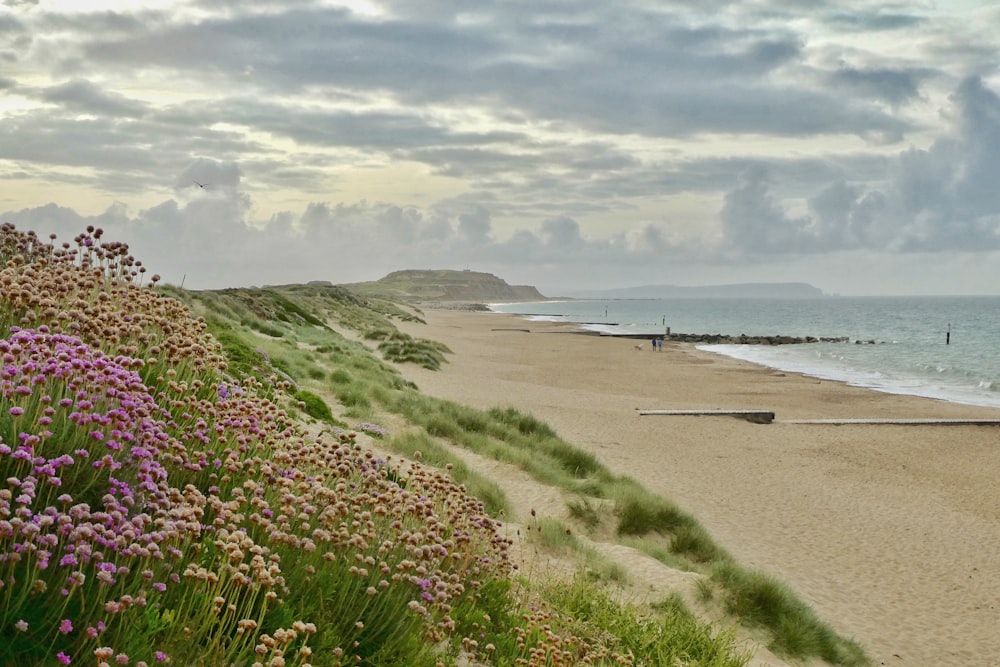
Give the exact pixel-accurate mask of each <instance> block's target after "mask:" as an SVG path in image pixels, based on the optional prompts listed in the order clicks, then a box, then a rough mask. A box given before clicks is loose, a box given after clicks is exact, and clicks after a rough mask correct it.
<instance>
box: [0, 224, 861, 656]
mask: <svg viewBox="0 0 1000 667" xmlns="http://www.w3.org/2000/svg"><path fill="white" fill-rule="evenodd" d="M0 262H2V264H3V268H2V270H0V286H2V290H0V353H2V355H3V370H2V375H0V381H2V395H0V416H2V417H3V419H0V479H3V480H5V482H4V486H3V487H0V665H8V664H10V665H15V664H16V665H49V664H98V665H102V664H108V665H113V664H146V665H154V664H158V663H159V664H163V663H170V664H177V665H230V664H231V665H247V666H249V665H261V666H264V665H270V666H274V667H280V666H281V665H298V666H300V667H305V666H307V665H351V664H362V665H556V664H563V665H567V664H604V665H612V664H614V665H673V664H678V665H704V666H719V667H722V666H730V665H733V666H736V665H744V664H746V662H747V661H748V659H749V653H748V651H747V645H746V644H745V642H742V641H740V640H738V639H737V634H738V628H739V627H740V625H739V624H742V626H743V627H745V628H748V629H750V630H752V631H753V632H754V633H755V636H757V637H760V638H761V641H762V642H764V643H766V644H767V645H769V646H770V647H771V649H772V650H774V651H775V652H777V653H778V654H780V655H784V656H787V657H789V658H792V659H809V658H820V659H822V660H824V661H826V662H829V663H831V664H840V665H863V664H867V661H866V659H865V657H864V654H863V652H862V650H861V649H860V648H859V647H858V646H856V645H855V644H853V643H852V642H850V641H849V640H845V639H843V638H841V637H839V636H838V635H837V634H836V633H835V632H833V631H832V630H831V629H829V628H827V627H826V626H824V625H823V624H822V623H820V622H819V621H818V620H817V619H816V618H815V615H814V614H813V613H812V612H811V610H809V609H808V607H806V606H805V605H803V604H802V603H801V602H799V601H798V600H797V599H796V598H795V596H794V595H793V594H792V593H791V592H790V591H789V590H788V589H787V588H785V587H784V586H783V585H781V584H780V582H777V581H774V580H773V579H771V578H769V577H766V576H764V575H761V574H759V573H754V572H749V571H746V570H744V569H743V568H741V567H740V566H738V565H737V564H736V563H734V562H732V559H731V558H730V557H729V556H728V555H727V554H725V553H724V552H723V550H721V549H720V548H719V547H718V546H716V545H715V544H714V543H713V542H712V541H711V538H710V537H709V536H708V535H707V534H706V533H705V531H704V530H702V529H701V528H700V527H699V526H698V524H697V522H696V521H695V520H694V519H693V518H692V517H690V516H688V515H686V514H685V513H683V512H682V511H681V510H680V509H678V508H676V507H675V506H673V504H672V503H670V502H669V501H668V500H666V499H663V498H659V497H656V496H653V495H652V494H650V493H649V492H647V491H646V490H644V489H642V488H641V487H640V486H639V485H638V484H637V483H635V482H634V481H632V480H629V479H624V478H621V477H619V476H617V475H615V474H614V473H612V472H611V471H609V470H607V469H606V468H604V467H603V466H602V465H601V464H600V462H599V461H597V460H596V459H594V458H593V457H592V456H590V455H588V454H586V453H584V452H582V451H581V450H579V449H577V448H575V447H573V446H572V444H571V443H567V442H565V441H563V440H562V439H561V438H560V437H559V436H558V434H556V433H554V432H553V431H552V429H550V428H549V427H548V426H546V425H545V424H543V423H541V422H539V421H538V420H536V419H534V418H533V417H531V416H530V415H526V414H522V413H519V412H517V411H515V410H512V409H507V408H503V407H498V408H495V409H493V410H489V411H479V410H473V409H471V408H468V407H465V406H461V405H458V404H455V403H451V402H447V401H440V400H435V399H432V398H430V397H427V396H424V395H422V394H421V393H420V392H419V390H418V388H417V387H415V386H414V385H413V384H412V383H409V382H407V381H406V380H405V379H403V377H402V376H401V375H400V373H399V372H398V371H397V370H396V369H395V366H394V364H402V363H415V364H419V365H421V366H424V367H426V368H430V369H435V368H439V367H440V366H441V365H442V364H444V363H447V355H448V354H449V351H448V350H447V348H445V347H444V346H442V345H441V344H440V343H436V342H434V341H429V340H422V339H418V338H412V337H410V336H408V335H406V334H404V333H402V332H400V331H399V330H398V329H397V328H396V327H395V325H394V324H393V322H394V321H397V320H400V319H406V320H411V321H414V320H415V321H420V315H421V314H420V312H419V310H416V309H414V308H412V307H410V308H408V307H403V306H400V305H398V304H395V303H393V302H391V301H386V300H382V299H378V298H374V297H359V296H357V295H354V294H352V293H350V292H348V291H346V290H344V289H342V288H338V287H334V286H329V285H295V286H283V287H275V288H266V289H246V290H220V291H212V292H189V291H184V290H180V289H177V288H174V287H170V286H163V285H159V284H158V281H157V279H156V277H155V276H152V277H151V278H150V279H147V278H146V276H145V271H144V270H143V269H142V267H141V265H139V264H138V263H137V262H136V261H135V260H134V258H132V257H131V256H129V255H128V250H127V247H125V246H123V245H122V244H117V243H111V242H107V241H106V240H104V239H103V238H102V234H101V231H100V230H94V229H89V230H88V231H87V232H85V233H82V234H81V235H80V236H78V237H77V238H76V239H75V243H73V244H67V245H66V246H63V245H59V244H54V243H53V244H50V243H48V242H47V241H46V242H43V241H42V240H40V239H38V238H36V237H35V236H34V235H33V234H31V233H30V232H22V231H19V230H16V229H14V228H13V227H12V226H10V225H5V226H3V228H2V229H0ZM337 331H343V332H348V331H349V332H351V335H350V336H349V337H345V336H344V335H341V334H339V333H337ZM462 449H465V450H469V451H472V452H475V453H477V454H478V455H480V456H483V457H488V458H493V459H497V460H500V461H504V462H506V463H508V464H511V465H514V466H517V467H519V468H521V469H523V470H524V471H525V472H526V473H527V474H528V475H530V476H531V477H532V478H533V479H535V480H537V481H538V482H539V483H540V484H545V485H549V486H553V487H558V488H560V489H563V490H564V491H565V492H566V493H568V494H570V497H572V498H573V500H572V501H570V503H569V510H570V513H571V515H572V516H573V517H575V518H574V523H573V525H565V526H564V525H561V524H558V523H553V522H552V521H550V520H545V521H538V522H536V524H535V525H534V526H533V527H532V528H533V532H536V533H537V537H533V539H536V540H537V544H538V545H539V546H540V548H544V549H548V550H551V551H553V552H558V553H561V554H565V555H566V556H567V557H569V558H571V559H576V561H577V562H578V563H579V574H577V575H575V576H568V577H567V578H564V579H560V580H558V581H552V580H549V579H547V578H543V577H529V576H525V575H523V574H517V573H516V571H515V570H514V568H513V564H512V558H511V555H510V553H509V549H510V544H511V542H510V540H509V539H508V538H507V537H506V533H505V529H504V524H503V523H502V519H503V517H504V515H505V513H506V512H508V511H509V507H508V503H507V500H506V498H505V496H504V489H503V488H502V487H500V486H498V485H497V484H496V483H495V482H493V481H492V480H490V479H489V478H487V477H486V476H484V475H482V474H480V473H479V472H477V471H476V470H475V467H474V466H471V465H468V464H467V463H465V462H464V461H463V459H462V457H461V456H459V455H458V454H459V452H460V450H462ZM379 452H381V454H380V453H379ZM386 452H393V455H392V456H389V455H387V454H386ZM397 457H402V459H400V458H397ZM577 533H579V534H580V535H584V534H589V535H591V536H595V537H596V536H600V537H601V539H607V538H608V536H611V539H615V540H619V541H621V542H623V543H627V544H630V545H632V546H635V547H637V548H640V549H643V550H644V551H646V552H647V553H649V554H651V555H654V556H655V557H657V558H659V559H661V560H663V561H664V562H666V563H668V564H670V565H671V566H672V567H681V568H686V569H689V570H692V571H694V572H698V573H701V574H702V575H703V579H702V582H703V583H702V584H701V585H700V587H699V590H700V592H701V595H702V598H703V600H704V601H705V603H706V605H714V606H716V607H720V608H722V609H723V610H724V611H725V612H726V613H727V614H728V616H727V620H725V621H724V622H723V623H719V624H716V625H715V626H712V625H707V624H706V623H704V622H703V621H700V620H698V617H697V616H696V615H695V614H694V613H693V612H692V611H691V610H689V609H688V608H687V607H686V606H685V605H684V603H683V601H682V600H681V599H680V598H679V597H678V596H670V597H668V598H666V599H664V600H660V601H656V602H655V603H653V604H641V605H640V604H636V603H631V602H628V601H627V600H624V599H623V598H622V597H621V596H620V595H619V594H618V593H617V592H616V591H617V590H618V583H619V582H620V580H622V579H623V578H625V577H627V572H622V571H621V570H620V569H616V568H615V567H614V564H613V563H603V562H599V561H600V559H599V558H597V557H596V556H595V554H594V553H593V552H592V550H590V549H588V548H587V546H586V545H585V544H582V543H581V542H580V540H579V539H577V538H576V534H577Z"/></svg>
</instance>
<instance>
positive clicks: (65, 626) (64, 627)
mask: <svg viewBox="0 0 1000 667" xmlns="http://www.w3.org/2000/svg"><path fill="white" fill-rule="evenodd" d="M59 632H61V633H63V634H64V635H67V634H69V633H71V632H73V621H71V620H70V619H68V618H64V619H63V620H62V622H61V623H60V624H59Z"/></svg>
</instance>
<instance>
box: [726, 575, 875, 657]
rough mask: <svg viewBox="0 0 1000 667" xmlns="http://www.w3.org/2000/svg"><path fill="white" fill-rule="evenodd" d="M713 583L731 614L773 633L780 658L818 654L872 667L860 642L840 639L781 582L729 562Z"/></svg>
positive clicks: (770, 646)
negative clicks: (717, 585)
mask: <svg viewBox="0 0 1000 667" xmlns="http://www.w3.org/2000/svg"><path fill="white" fill-rule="evenodd" d="M712 580H713V581H715V582H716V583H718V584H720V585H721V587H722V590H723V591H724V594H723V595H724V603H725V605H726V609H727V610H728V611H729V613H731V614H733V615H735V616H737V617H739V618H740V619H742V620H743V622H745V623H747V624H749V625H751V626H760V627H765V628H767V629H768V630H769V631H770V632H771V635H772V639H771V642H770V643H769V648H770V649H771V650H773V651H775V652H776V653H778V654H779V655H786V656H789V657H791V658H805V657H808V656H813V655H818V656H819V657H821V658H822V659H823V660H826V661H827V662H829V663H831V664H836V665H845V666H848V667H852V666H858V667H860V666H863V665H867V664H868V659H867V658H866V657H865V655H864V651H863V650H862V649H861V647H860V646H859V645H858V644H857V643H855V642H853V641H850V640H847V639H843V638H841V637H839V636H838V635H837V634H836V633H835V632H834V631H833V630H832V629H830V628H829V626H827V625H825V624H824V623H822V622H821V621H820V620H819V619H818V618H817V617H816V614H815V612H813V611H812V609H810V608H809V607H808V606H807V605H805V604H804V603H803V602H802V601H801V600H799V599H798V598H797V597H796V596H795V594H794V593H792V591H791V589H789V588H788V587H787V586H786V585H785V584H782V583H781V582H779V581H778V580H777V579H775V578H773V577H771V576H769V575H766V574H764V573H761V572H754V571H748V570H745V569H743V568H741V567H739V566H738V565H736V564H734V563H732V562H725V563H721V564H719V565H717V566H716V567H715V568H713V570H712Z"/></svg>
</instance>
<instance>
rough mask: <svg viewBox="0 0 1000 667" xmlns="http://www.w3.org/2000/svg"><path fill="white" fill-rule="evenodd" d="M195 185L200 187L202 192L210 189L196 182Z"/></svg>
mask: <svg viewBox="0 0 1000 667" xmlns="http://www.w3.org/2000/svg"><path fill="white" fill-rule="evenodd" d="M194 184H195V185H197V186H198V187H199V188H201V189H202V190H206V189H207V187H208V186H206V185H205V184H204V183H199V182H198V181H195V182H194Z"/></svg>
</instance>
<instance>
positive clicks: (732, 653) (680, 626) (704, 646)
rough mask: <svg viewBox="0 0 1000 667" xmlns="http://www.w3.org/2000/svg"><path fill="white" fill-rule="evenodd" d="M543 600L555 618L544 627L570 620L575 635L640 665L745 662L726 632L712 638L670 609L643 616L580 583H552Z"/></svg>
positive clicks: (731, 666) (723, 666)
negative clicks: (594, 638) (638, 659)
mask: <svg viewBox="0 0 1000 667" xmlns="http://www.w3.org/2000/svg"><path fill="white" fill-rule="evenodd" d="M545 598H546V600H547V601H548V603H549V604H550V605H551V606H552V609H553V610H554V612H555V614H554V615H553V616H554V618H552V619H550V621H549V624H550V625H552V626H556V627H558V625H559V623H560V622H561V621H562V620H563V619H566V618H572V619H573V623H574V625H575V626H576V627H575V629H576V632H578V633H579V634H581V635H583V636H587V635H588V634H589V633H594V634H597V635H603V638H604V642H605V645H606V646H607V647H608V648H609V649H611V650H612V651H614V652H615V653H617V654H621V655H628V654H631V655H633V656H642V660H643V664H649V665H678V664H683V665H698V666H699V667H742V666H743V665H746V664H747V663H748V662H749V661H750V657H751V655H750V653H749V652H747V651H745V650H743V651H741V650H740V648H739V646H738V644H737V641H736V638H735V636H734V634H733V632H732V631H729V630H723V631H721V632H718V633H716V632H714V631H713V629H712V628H711V626H709V625H706V624H702V623H701V622H699V621H698V620H697V619H696V618H695V617H694V616H693V615H691V614H690V613H689V612H687V611H686V610H685V609H683V608H678V607H677V606H676V605H672V604H661V605H657V607H656V608H655V609H651V610H646V609H643V608H641V607H638V606H635V605H629V604H625V603H622V602H620V601H619V600H616V599H614V598H613V597H612V596H611V595H609V594H608V593H607V592H606V591H605V590H603V589H602V588H601V587H599V586H598V585H597V584H595V583H594V582H592V581H590V580H589V579H587V578H586V577H581V576H578V577H576V578H574V579H573V580H572V581H570V582H565V581H556V582H553V583H552V584H551V585H549V586H547V587H546V588H545ZM609 664H610V663H609Z"/></svg>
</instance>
